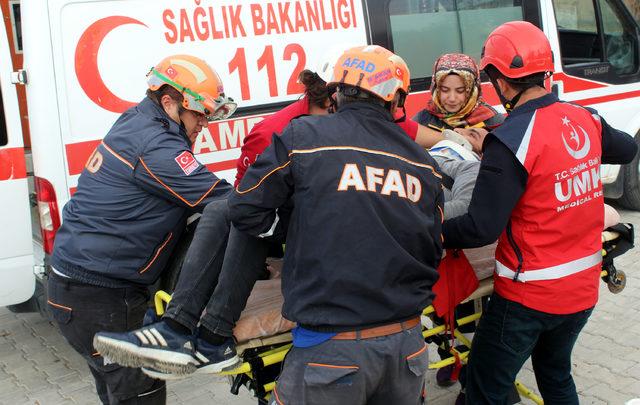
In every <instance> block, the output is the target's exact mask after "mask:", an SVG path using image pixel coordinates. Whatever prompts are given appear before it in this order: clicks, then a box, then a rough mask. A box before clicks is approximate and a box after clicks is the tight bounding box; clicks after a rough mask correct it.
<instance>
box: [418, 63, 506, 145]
mask: <svg viewBox="0 0 640 405" xmlns="http://www.w3.org/2000/svg"><path fill="white" fill-rule="evenodd" d="M413 120H414V121H417V122H418V123H419V124H421V125H424V126H426V127H427V128H429V129H431V130H433V131H436V132H438V133H441V132H444V131H445V130H447V129H449V130H456V132H459V133H461V134H466V135H468V136H469V137H471V138H476V137H478V136H480V137H482V136H483V135H485V134H486V132H487V130H491V129H492V128H495V127H497V126H499V125H500V124H501V123H502V121H503V120H504V117H503V116H502V114H500V113H499V112H497V111H496V110H495V109H494V108H493V107H491V106H490V105H489V104H487V103H486V102H485V101H484V100H483V98H482V88H481V86H480V70H479V69H478V65H476V63H475V61H474V60H473V58H471V57H470V56H467V55H464V54H461V53H447V54H444V55H442V56H440V57H439V58H438V59H437V60H436V61H435V63H434V65H433V76H432V79H431V99H430V100H429V102H428V103H427V106H426V108H425V109H424V110H421V111H420V112H418V114H416V116H415V117H413ZM474 132H475V133H476V136H474V134H473V133H474Z"/></svg>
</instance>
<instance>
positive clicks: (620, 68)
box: [599, 0, 638, 75]
mask: <svg viewBox="0 0 640 405" xmlns="http://www.w3.org/2000/svg"><path fill="white" fill-rule="evenodd" d="M599 3H600V12H601V13H602V31H603V33H604V46H605V54H606V55H607V61H608V62H609V63H611V66H613V70H614V72H615V73H617V74H619V75H624V74H630V73H634V72H635V71H636V70H637V68H638V61H637V52H635V50H636V42H637V37H636V35H635V30H634V29H633V26H632V25H631V24H626V25H625V24H623V21H624V20H622V19H621V18H620V11H619V10H615V9H614V8H613V7H612V5H611V4H610V3H609V1H605V0H599Z"/></svg>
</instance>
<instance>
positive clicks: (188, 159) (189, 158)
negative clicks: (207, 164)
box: [176, 150, 200, 176]
mask: <svg viewBox="0 0 640 405" xmlns="http://www.w3.org/2000/svg"><path fill="white" fill-rule="evenodd" d="M176 163H178V166H180V168H181V169H182V171H183V172H184V174H186V175H187V176H188V175H190V174H191V173H193V172H194V170H196V169H197V168H198V167H199V166H200V163H199V162H198V161H197V160H196V158H195V157H193V154H192V153H191V152H188V151H186V150H185V151H184V152H182V153H181V154H179V155H178V156H177V157H176Z"/></svg>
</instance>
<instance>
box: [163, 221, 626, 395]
mask: <svg viewBox="0 0 640 405" xmlns="http://www.w3.org/2000/svg"><path fill="white" fill-rule="evenodd" d="M627 226H628V227H629V228H630V236H627V237H628V238H629V237H630V240H631V241H633V239H634V236H633V226H632V225H630V224H627ZM620 236H621V235H620V234H619V233H618V232H612V231H604V232H603V233H602V243H603V248H602V256H603V258H606V257H607V255H610V256H611V259H610V260H603V268H602V271H601V273H600V276H601V279H602V280H603V281H604V282H605V283H607V286H608V288H609V290H610V291H611V292H612V293H614V294H617V293H619V292H620V291H622V289H624V286H625V284H626V275H625V273H624V272H623V271H621V270H617V269H616V268H615V266H614V265H613V259H612V258H613V257H616V256H618V255H620V254H622V253H624V252H618V253H613V254H612V252H613V251H614V250H615V249H616V244H617V243H615V242H616V240H617V239H618V238H620ZM630 246H631V247H632V246H633V243H632V242H631V245H630ZM629 248H630V247H627V248H625V249H626V250H628V249H629ZM626 250H624V251H626ZM492 292H493V278H487V279H484V280H481V281H480V282H479V285H478V288H477V289H476V290H475V291H474V292H473V293H472V294H471V295H470V296H469V297H467V298H466V299H465V300H464V301H463V302H462V303H465V302H469V301H478V300H481V299H482V298H483V297H487V296H489V295H491V293H492ZM170 300H171V295H170V294H169V293H167V292H165V291H162V290H160V291H158V292H156V294H155V296H154V305H155V310H156V314H157V315H158V316H162V315H163V314H164V310H165V307H166V305H167V304H168V303H169V301H170ZM478 307H481V306H478V305H477V306H476V308H478ZM434 312H435V309H434V308H433V306H432V305H430V306H428V307H427V308H425V309H424V310H423V312H422V317H421V318H422V327H423V331H422V336H423V337H424V338H425V340H427V343H430V342H429V341H428V340H429V338H430V337H433V336H436V335H440V336H441V337H444V338H445V339H446V338H447V336H446V334H447V330H446V326H445V325H437V326H435V325H434V326H432V327H427V326H426V325H425V324H426V323H427V322H426V320H427V319H428V317H429V316H430V315H432V314H434ZM481 315H482V311H481V310H480V311H476V312H474V313H473V314H471V315H468V316H464V317H462V318H459V319H455V328H454V330H453V336H454V337H455V338H456V339H457V340H458V341H460V342H461V343H462V344H463V345H464V346H466V348H467V349H466V350H461V351H459V350H458V349H457V348H455V347H454V348H451V351H452V354H453V352H455V353H456V354H457V357H458V358H459V359H460V361H461V362H462V363H464V364H466V362H467V359H468V357H469V353H470V350H471V347H472V345H471V341H469V339H467V338H466V337H465V336H464V335H463V333H462V332H460V331H459V329H458V328H459V327H460V326H463V325H467V324H470V323H472V322H476V321H477V320H478V319H480V316H481ZM291 341H292V336H291V333H290V332H285V333H280V334H276V335H273V336H268V337H260V338H254V339H251V340H249V341H246V342H243V343H241V344H239V345H238V346H237V348H236V349H237V351H238V354H239V355H240V356H241V357H242V359H243V362H242V364H241V365H240V366H238V367H237V368H235V369H233V370H229V371H223V372H221V373H220V375H226V376H228V377H229V382H230V384H231V393H233V394H236V395H237V394H238V391H239V388H240V386H245V387H246V388H247V389H248V390H249V391H250V392H251V393H252V394H253V395H254V396H255V397H256V398H257V400H258V404H259V405H266V404H267V403H268V401H269V399H270V396H271V392H272V391H273V389H274V387H275V385H276V382H275V377H277V374H279V370H278V372H277V373H275V374H274V370H273V366H275V365H277V364H279V363H282V362H283V361H284V358H285V357H286V355H287V353H288V351H289V349H290V348H291V346H292V343H291ZM261 349H264V350H261ZM455 361H456V356H453V357H449V358H446V359H443V360H439V361H435V362H431V363H429V369H431V370H434V369H439V368H442V367H446V366H448V365H451V364H454V363H455ZM270 367H271V368H272V369H271V371H270V372H265V370H268V369H269V368H270ZM267 380H269V381H267ZM514 384H515V387H516V389H517V391H518V393H519V394H520V395H521V397H523V398H528V399H529V400H531V401H532V402H533V403H535V404H536V405H543V404H544V402H543V400H542V398H541V397H540V396H538V395H537V394H536V393H535V392H534V391H533V390H532V389H530V388H528V387H526V386H525V385H524V384H522V383H521V382H519V381H515V382H514Z"/></svg>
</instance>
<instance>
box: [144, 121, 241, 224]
mask: <svg viewBox="0 0 640 405" xmlns="http://www.w3.org/2000/svg"><path fill="white" fill-rule="evenodd" d="M133 173H134V179H135V181H136V183H137V184H138V185H139V186H140V187H141V188H143V189H145V190H146V191H148V192H149V193H151V194H154V195H157V196H160V197H162V198H165V199H167V200H169V201H171V202H173V203H175V204H176V205H180V206H183V207H186V208H191V209H193V210H194V211H198V212H201V211H202V210H203V209H204V207H205V205H207V204H208V203H209V202H211V201H214V200H220V199H225V198H227V197H228V196H229V195H230V193H231V191H232V190H233V188H232V187H231V185H230V184H229V183H227V182H226V181H225V180H222V179H219V178H218V177H216V176H215V175H214V174H213V173H211V172H210V171H209V170H208V169H207V168H206V166H204V165H203V164H201V163H200V162H198V161H197V160H196V158H195V157H194V156H193V154H192V153H191V151H190V150H188V149H187V148H186V145H185V144H184V142H181V141H180V139H178V138H177V137H176V136H175V135H172V134H160V135H157V136H156V137H154V139H152V140H151V141H150V142H149V143H148V144H147V145H146V147H145V149H144V151H143V153H142V154H141V155H140V157H139V158H138V161H137V162H136V164H135V166H134V172H133Z"/></svg>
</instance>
